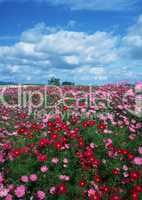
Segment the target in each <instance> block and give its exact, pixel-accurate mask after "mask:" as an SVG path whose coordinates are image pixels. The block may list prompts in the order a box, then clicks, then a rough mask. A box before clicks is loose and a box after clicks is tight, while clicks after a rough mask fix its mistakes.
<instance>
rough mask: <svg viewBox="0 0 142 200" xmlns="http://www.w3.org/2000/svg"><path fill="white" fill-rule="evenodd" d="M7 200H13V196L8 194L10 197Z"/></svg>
mask: <svg viewBox="0 0 142 200" xmlns="http://www.w3.org/2000/svg"><path fill="white" fill-rule="evenodd" d="M5 200H13V197H12V195H11V194H8V195H7V196H6V198H5Z"/></svg>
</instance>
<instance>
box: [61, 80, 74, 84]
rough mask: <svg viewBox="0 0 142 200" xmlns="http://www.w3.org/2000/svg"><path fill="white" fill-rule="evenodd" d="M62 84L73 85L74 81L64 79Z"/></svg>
mask: <svg viewBox="0 0 142 200" xmlns="http://www.w3.org/2000/svg"><path fill="white" fill-rule="evenodd" d="M62 85H75V83H74V82H70V81H64V82H63V83H62Z"/></svg>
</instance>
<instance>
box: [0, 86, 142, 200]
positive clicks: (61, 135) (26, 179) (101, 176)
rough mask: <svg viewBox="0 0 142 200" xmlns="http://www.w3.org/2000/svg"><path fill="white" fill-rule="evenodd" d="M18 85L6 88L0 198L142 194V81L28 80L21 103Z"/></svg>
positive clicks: (119, 198)
mask: <svg viewBox="0 0 142 200" xmlns="http://www.w3.org/2000/svg"><path fill="white" fill-rule="evenodd" d="M17 87H18V86H17ZM17 87H9V88H8V89H6V90H3V88H2V87H1V89H0V91H1V96H3V98H2V99H1V101H0V199H4V200H18V199H20V200H36V199H37V200H44V199H45V200H46V199H48V200H57V199H58V200H142V117H141V112H140V109H141V105H140V103H138V100H137V101H136V97H139V102H140V99H142V96H141V94H140V91H141V89H142V84H141V83H136V84H135V85H129V84H126V83H121V84H117V85H116V84H108V85H104V86H99V87H91V88H90V87H89V86H88V87H87V86H86V87H85V86H80V87H79V86H78V87H75V86H73V87H72V86H70V87H69V86H64V87H44V86H26V87H24V88H23V89H22V90H23V93H22V102H21V101H20V103H21V104H20V105H19V102H18V96H17V91H18V89H17ZM90 89H91V92H90ZM37 91H38V92H40V94H42V95H43V96H42V97H43V98H44V99H42V100H43V101H42V103H41V104H39V101H41V98H40V96H39V94H38V93H37ZM26 94H27V95H26ZM29 94H30V100H29V98H28V97H29V96H28V95H29ZM31 96H32V98H31ZM23 97H24V98H23ZM136 102H137V104H136Z"/></svg>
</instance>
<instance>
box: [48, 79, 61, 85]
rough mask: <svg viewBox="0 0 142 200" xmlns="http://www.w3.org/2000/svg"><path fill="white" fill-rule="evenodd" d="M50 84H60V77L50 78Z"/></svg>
mask: <svg viewBox="0 0 142 200" xmlns="http://www.w3.org/2000/svg"><path fill="white" fill-rule="evenodd" d="M48 85H56V86H60V79H59V78H55V77H52V78H50V79H49V80H48Z"/></svg>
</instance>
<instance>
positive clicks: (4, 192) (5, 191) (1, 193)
mask: <svg viewBox="0 0 142 200" xmlns="http://www.w3.org/2000/svg"><path fill="white" fill-rule="evenodd" d="M8 192H9V190H8V189H6V188H2V189H0V197H6V196H7V195H8Z"/></svg>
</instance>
